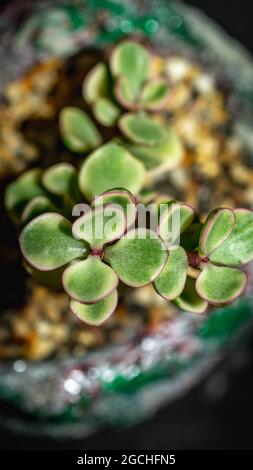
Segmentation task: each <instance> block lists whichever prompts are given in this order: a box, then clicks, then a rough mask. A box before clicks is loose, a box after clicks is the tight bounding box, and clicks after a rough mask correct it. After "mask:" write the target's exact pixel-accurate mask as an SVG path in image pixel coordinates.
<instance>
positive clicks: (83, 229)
mask: <svg viewBox="0 0 253 470" xmlns="http://www.w3.org/2000/svg"><path fill="white" fill-rule="evenodd" d="M126 228H127V227H126V216H125V213H124V210H123V209H122V207H120V206H116V205H113V204H108V205H106V206H98V207H95V208H94V209H93V210H87V211H86V212H85V214H84V215H82V216H81V217H79V218H78V219H77V220H76V221H75V222H74V224H73V227H72V231H73V234H74V236H75V237H76V238H77V239H80V240H85V241H86V242H88V243H89V245H90V246H91V247H92V248H97V249H102V248H103V246H104V245H105V244H106V243H110V242H112V241H115V240H117V239H119V238H120V237H121V236H122V235H123V234H124V232H125V231H126Z"/></svg>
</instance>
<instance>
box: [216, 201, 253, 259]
mask: <svg viewBox="0 0 253 470" xmlns="http://www.w3.org/2000/svg"><path fill="white" fill-rule="evenodd" d="M234 214H235V225H234V228H233V230H232V232H231V234H230V235H229V237H228V238H227V239H226V240H225V241H224V242H223V243H222V244H221V245H220V246H219V247H218V248H217V249H216V250H214V251H213V253H211V256H210V259H211V261H212V262H213V263H215V264H223V265H227V266H237V265H239V264H245V263H248V262H249V261H251V260H253V211H250V210H248V209H234Z"/></svg>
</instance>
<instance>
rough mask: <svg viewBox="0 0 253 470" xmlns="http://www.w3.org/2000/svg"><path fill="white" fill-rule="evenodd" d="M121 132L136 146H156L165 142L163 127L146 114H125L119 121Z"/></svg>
mask: <svg viewBox="0 0 253 470" xmlns="http://www.w3.org/2000/svg"><path fill="white" fill-rule="evenodd" d="M119 127H120V130H121V132H122V133H123V134H124V136H125V137H127V138H128V139H129V140H130V141H132V142H135V143H136V144H141V145H147V146H154V145H160V144H162V143H163V142H164V141H165V138H166V134H165V131H164V129H163V128H162V126H161V125H160V124H159V123H158V122H156V121H154V120H153V119H151V118H150V117H149V116H147V115H145V114H134V113H127V114H124V115H123V116H122V117H121V118H120V120H119Z"/></svg>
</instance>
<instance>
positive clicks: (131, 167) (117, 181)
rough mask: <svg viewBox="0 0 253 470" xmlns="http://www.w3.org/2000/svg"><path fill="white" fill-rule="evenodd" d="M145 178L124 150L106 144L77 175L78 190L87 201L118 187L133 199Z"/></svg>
mask: <svg viewBox="0 0 253 470" xmlns="http://www.w3.org/2000/svg"><path fill="white" fill-rule="evenodd" d="M145 176H146V172H145V168H144V166H143V165H142V163H141V162H139V161H138V160H137V159H136V158H134V157H133V156H132V155H131V153H129V152H128V151H127V150H126V149H125V148H124V147H122V146H120V145H118V144H115V143H114V142H109V143H107V144H105V145H103V146H102V147H100V148H99V149H98V150H96V151H95V152H93V153H92V154H91V155H90V156H89V157H88V158H87V159H86V160H85V161H84V163H83V164H82V166H81V169H80V173H79V187H80V189H81V191H82V193H83V194H84V196H85V197H86V198H87V199H88V200H91V199H92V198H93V197H94V196H97V195H98V194H101V193H103V192H104V191H108V190H110V189H112V188H117V187H121V188H125V189H127V190H128V191H130V192H131V193H132V194H134V195H135V194H137V193H138V192H139V191H140V189H141V188H142V186H143V184H144V179H145Z"/></svg>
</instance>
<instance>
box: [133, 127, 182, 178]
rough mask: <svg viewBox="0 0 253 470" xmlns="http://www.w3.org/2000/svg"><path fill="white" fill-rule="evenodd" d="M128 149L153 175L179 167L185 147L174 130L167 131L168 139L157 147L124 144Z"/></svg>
mask: <svg viewBox="0 0 253 470" xmlns="http://www.w3.org/2000/svg"><path fill="white" fill-rule="evenodd" d="M124 145H125V146H126V148H128V149H129V151H130V152H131V153H132V154H133V155H134V156H135V157H137V158H138V159H139V160H140V161H141V162H143V164H144V165H145V167H146V168H147V169H148V170H149V171H150V172H151V173H150V174H151V175H152V173H153V174H154V176H155V174H156V170H157V169H158V170H159V172H161V171H170V170H173V168H176V167H178V165H179V164H180V163H181V161H182V159H183V146H182V143H181V141H180V140H179V138H178V136H177V135H176V133H175V132H174V131H173V130H172V129H168V130H167V131H166V137H165V140H164V141H163V143H162V144H159V145H156V146H155V147H147V146H143V145H138V144H133V143H130V142H127V143H124Z"/></svg>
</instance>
